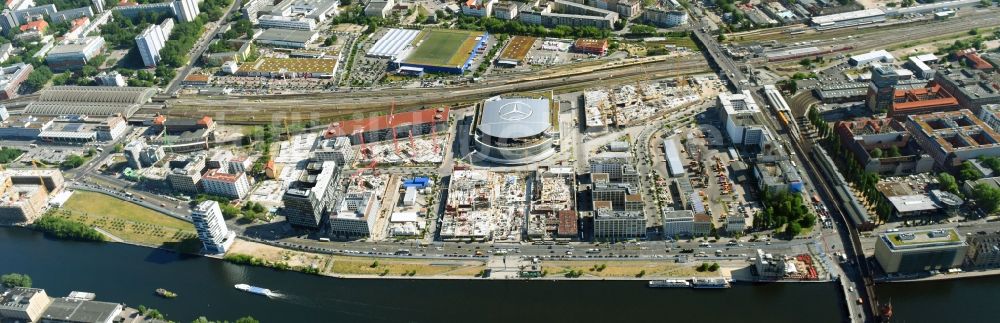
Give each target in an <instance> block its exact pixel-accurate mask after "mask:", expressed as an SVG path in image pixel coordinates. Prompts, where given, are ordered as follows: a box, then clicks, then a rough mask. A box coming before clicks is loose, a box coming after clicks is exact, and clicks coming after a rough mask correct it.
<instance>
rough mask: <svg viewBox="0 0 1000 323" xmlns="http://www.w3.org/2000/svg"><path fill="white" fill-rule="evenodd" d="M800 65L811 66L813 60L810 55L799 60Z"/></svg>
mask: <svg viewBox="0 0 1000 323" xmlns="http://www.w3.org/2000/svg"><path fill="white" fill-rule="evenodd" d="M799 65H802V66H809V65H812V61H810V60H809V58H808V57H807V58H803V59H802V60H801V61H799Z"/></svg>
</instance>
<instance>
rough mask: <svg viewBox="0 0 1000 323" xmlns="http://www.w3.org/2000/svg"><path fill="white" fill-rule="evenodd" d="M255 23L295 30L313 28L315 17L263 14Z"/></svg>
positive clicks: (314, 27) (262, 26) (314, 26)
mask: <svg viewBox="0 0 1000 323" xmlns="http://www.w3.org/2000/svg"><path fill="white" fill-rule="evenodd" d="M257 24H258V25H259V26H260V27H261V28H284V29H297V30H315V29H316V19H312V18H306V17H285V16H273V15H263V16H260V19H257Z"/></svg>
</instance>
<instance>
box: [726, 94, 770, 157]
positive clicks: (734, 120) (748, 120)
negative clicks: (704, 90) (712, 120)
mask: <svg viewBox="0 0 1000 323" xmlns="http://www.w3.org/2000/svg"><path fill="white" fill-rule="evenodd" d="M719 108H720V109H719V111H720V113H721V114H722V115H721V117H722V119H723V120H725V122H726V133H727V134H728V135H729V139H730V140H731V141H732V142H733V144H735V145H759V144H760V143H761V142H762V140H764V139H765V137H766V135H768V133H767V130H766V129H763V127H761V126H760V125H761V122H760V121H761V120H759V119H758V118H760V117H761V116H760V113H761V111H760V107H759V106H758V105H757V101H754V99H753V96H751V95H750V91H743V92H741V93H736V94H732V93H720V94H719Z"/></svg>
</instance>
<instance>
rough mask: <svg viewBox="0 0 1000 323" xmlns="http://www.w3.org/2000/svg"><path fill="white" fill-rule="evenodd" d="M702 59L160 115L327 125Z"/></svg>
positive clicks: (580, 84) (173, 107) (700, 68)
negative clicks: (392, 108) (360, 116)
mask: <svg viewBox="0 0 1000 323" xmlns="http://www.w3.org/2000/svg"><path fill="white" fill-rule="evenodd" d="M708 71H710V70H709V68H708V64H707V62H705V61H704V59H702V57H701V56H693V57H684V58H681V59H677V60H672V61H661V62H652V63H646V64H631V65H620V66H609V67H603V68H587V69H585V70H584V71H572V72H568V73H561V74H559V73H557V74H550V75H549V76H532V78H531V79H529V80H525V79H514V80H503V81H495V82H490V83H485V84H473V85H471V86H467V87H461V88H445V89H441V88H432V89H390V90H378V91H362V92H353V93H350V92H349V93H315V94H308V95H306V94H298V95H277V96H254V97H217V98H213V97H207V98H194V99H192V98H180V99H176V100H171V101H168V109H166V110H164V111H162V112H164V113H166V114H168V115H175V116H199V115H205V114H208V115H216V116H219V117H221V118H217V120H220V121H222V120H225V122H226V123H234V124H239V123H248V124H259V123H270V122H274V121H275V120H284V119H286V118H287V119H288V121H300V120H322V121H330V120H337V119H341V118H345V117H348V116H351V117H353V116H356V115H358V114H375V113H380V112H381V113H384V112H385V110H386V109H387V107H388V106H389V105H390V104H393V103H395V104H396V108H397V111H406V110H413V109H418V108H422V107H429V106H439V105H462V104H467V103H474V102H477V101H480V100H482V99H485V98H488V97H491V96H495V95H500V94H506V93H526V92H543V91H544V92H547V91H553V92H558V93H563V92H571V91H573V90H579V89H582V88H586V87H592V86H610V85H615V84H624V83H629V82H635V81H637V80H640V79H642V78H646V77H656V78H663V77H670V76H680V75H690V74H695V73H700V72H708Z"/></svg>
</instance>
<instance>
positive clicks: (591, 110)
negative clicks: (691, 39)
mask: <svg viewBox="0 0 1000 323" xmlns="http://www.w3.org/2000/svg"><path fill="white" fill-rule="evenodd" d="M701 100H702V91H701V89H700V86H698V85H694V86H691V85H690V84H689V82H688V80H687V79H686V78H679V79H666V80H660V81H653V82H648V81H647V82H639V83H637V84H634V85H633V84H628V85H624V86H621V87H618V88H613V89H608V88H593V89H588V90H585V91H583V103H584V113H585V115H586V119H587V128H588V130H590V131H603V130H605V129H607V127H609V126H617V127H624V126H630V125H633V124H637V123H639V122H645V121H646V120H649V119H652V118H655V117H656V116H660V115H665V114H669V113H674V112H677V111H679V110H680V109H681V108H683V107H685V106H688V105H690V104H693V103H696V102H699V101H701Z"/></svg>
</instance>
